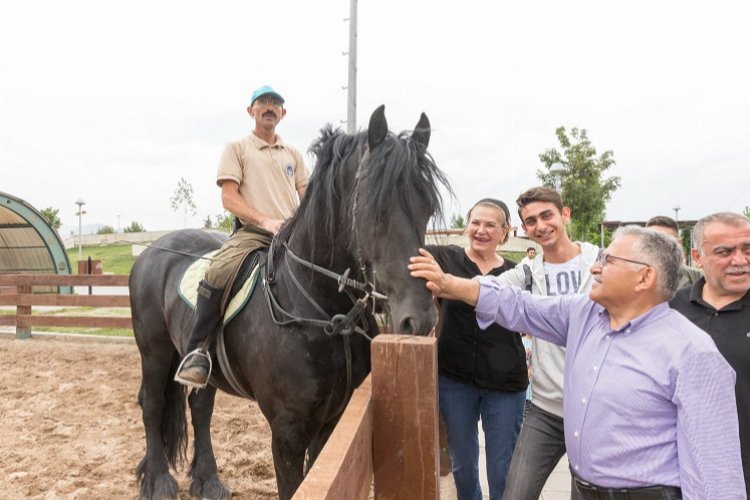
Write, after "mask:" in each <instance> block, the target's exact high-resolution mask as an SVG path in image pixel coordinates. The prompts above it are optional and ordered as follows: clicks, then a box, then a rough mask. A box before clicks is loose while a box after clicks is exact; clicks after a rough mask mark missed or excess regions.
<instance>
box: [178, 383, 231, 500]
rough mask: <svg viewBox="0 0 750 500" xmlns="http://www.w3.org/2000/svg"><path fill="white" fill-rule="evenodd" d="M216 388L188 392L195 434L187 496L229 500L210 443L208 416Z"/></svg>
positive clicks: (209, 421)
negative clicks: (190, 480) (188, 494)
mask: <svg viewBox="0 0 750 500" xmlns="http://www.w3.org/2000/svg"><path fill="white" fill-rule="evenodd" d="M215 399H216V388H215V387H212V386H210V385H209V386H207V387H206V388H205V389H201V390H200V391H195V390H193V391H191V392H190V395H189V396H188V403H189V404H190V413H191V415H192V421H193V433H194V435H195V454H194V455H193V463H192V464H191V465H190V477H191V478H192V482H191V483H190V494H191V495H192V496H195V497H198V498H211V499H220V498H230V497H231V496H232V493H231V492H230V491H229V488H227V487H226V486H225V485H224V484H223V483H222V482H221V481H220V480H219V474H218V468H217V467H216V458H215V457H214V449H213V445H212V444H211V417H212V416H213V412H214V401H215Z"/></svg>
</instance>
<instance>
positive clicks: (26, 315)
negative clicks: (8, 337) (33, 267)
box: [16, 282, 31, 339]
mask: <svg viewBox="0 0 750 500" xmlns="http://www.w3.org/2000/svg"><path fill="white" fill-rule="evenodd" d="M16 290H17V291H18V296H19V297H20V296H21V295H22V294H24V293H27V294H30V293H31V285H29V284H27V283H24V282H19V283H18V286H17V287H16ZM30 337H31V306H30V305H28V306H22V305H17V306H16V338H17V339H28V338H30Z"/></svg>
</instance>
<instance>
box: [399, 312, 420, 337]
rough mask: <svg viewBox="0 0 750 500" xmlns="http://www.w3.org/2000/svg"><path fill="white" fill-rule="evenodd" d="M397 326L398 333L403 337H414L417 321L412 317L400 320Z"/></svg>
mask: <svg viewBox="0 0 750 500" xmlns="http://www.w3.org/2000/svg"><path fill="white" fill-rule="evenodd" d="M398 326H399V328H398V332H399V333H401V334H403V335H414V334H415V333H416V332H417V320H416V319H414V317H412V316H407V317H405V318H404V319H402V320H401V324H400V325H398Z"/></svg>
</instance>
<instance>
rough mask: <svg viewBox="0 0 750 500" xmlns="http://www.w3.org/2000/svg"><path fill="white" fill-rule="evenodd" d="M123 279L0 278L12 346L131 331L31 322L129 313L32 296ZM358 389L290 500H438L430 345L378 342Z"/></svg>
mask: <svg viewBox="0 0 750 500" xmlns="http://www.w3.org/2000/svg"><path fill="white" fill-rule="evenodd" d="M127 283H128V276H126V275H57V274H51V275H38V274H34V275H32V274H16V275H0V290H2V291H3V293H1V294H0V305H5V306H8V305H11V306H16V314H15V315H0V325H15V326H16V338H28V337H30V336H31V327H32V326H67V327H105V328H106V327H109V328H132V320H131V318H130V317H122V316H120V317H107V316H86V317H83V316H56V315H39V314H34V315H32V314H31V313H32V307H33V306H71V307H129V306H130V301H129V297H128V296H127V295H72V294H34V293H32V292H33V288H34V287H49V286H79V287H80V286H95V287H102V286H127ZM371 354H372V374H371V375H370V376H369V377H368V378H367V379H366V380H365V381H364V382H363V383H362V385H360V387H358V388H357V389H356V390H355V391H354V394H353V395H352V398H351V400H350V402H349V405H348V406H347V407H346V410H345V411H344V414H343V416H342V417H341V420H340V421H339V423H338V425H337V426H336V429H335V430H334V432H333V434H332V435H331V437H330V438H329V440H328V442H327V443H326V445H325V447H324V448H323V451H322V452H321V454H320V456H319V457H318V459H317V460H316V462H315V465H313V467H312V469H311V470H310V472H309V473H308V474H307V476H306V477H305V480H304V481H303V483H302V484H301V485H300V487H299V489H298V490H297V493H296V494H295V495H294V500H339V499H342V498H346V499H352V500H366V499H367V498H369V497H370V494H371V492H372V491H374V497H375V499H377V500H381V499H388V500H391V499H393V500H399V499H403V500H407V499H408V500H434V499H437V498H439V492H440V487H439V474H438V472H439V463H438V462H439V453H438V405H437V339H436V338H435V337H415V336H409V335H393V334H383V335H378V336H377V337H375V339H374V340H373V342H372V348H371Z"/></svg>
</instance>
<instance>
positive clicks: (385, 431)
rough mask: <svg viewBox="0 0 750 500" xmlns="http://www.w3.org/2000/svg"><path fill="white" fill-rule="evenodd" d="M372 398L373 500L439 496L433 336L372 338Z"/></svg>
mask: <svg viewBox="0 0 750 500" xmlns="http://www.w3.org/2000/svg"><path fill="white" fill-rule="evenodd" d="M372 398H373V422H374V423H373V450H374V459H373V468H374V482H375V498H376V499H377V500H434V499H436V498H438V496H439V493H440V483H439V479H440V478H439V475H438V404H437V339H436V338H434V337H415V336H410V335H391V334H388V335H378V336H377V337H375V339H374V340H373V342H372Z"/></svg>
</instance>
